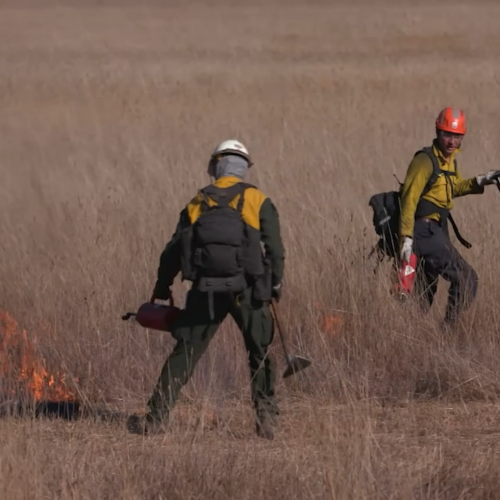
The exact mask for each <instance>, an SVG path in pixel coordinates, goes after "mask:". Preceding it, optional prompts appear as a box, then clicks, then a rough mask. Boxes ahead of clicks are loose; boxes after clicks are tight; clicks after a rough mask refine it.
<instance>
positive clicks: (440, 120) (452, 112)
mask: <svg viewBox="0 0 500 500" xmlns="http://www.w3.org/2000/svg"><path fill="white" fill-rule="evenodd" d="M436 128H438V129H439V130H445V131H446V132H452V133H454V134H465V133H466V132H467V124H466V123H465V115H464V112H463V111H462V110H461V109H458V108H450V107H448V108H444V109H443V110H441V112H440V113H439V115H438V117H437V119H436Z"/></svg>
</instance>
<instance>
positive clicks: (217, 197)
mask: <svg viewBox="0 0 500 500" xmlns="http://www.w3.org/2000/svg"><path fill="white" fill-rule="evenodd" d="M249 187H255V186H253V185H252V184H247V183H244V182H237V183H236V184H233V185H232V186H229V187H227V188H221V187H218V186H215V185H213V184H210V185H209V186H207V187H205V188H203V189H202V190H201V191H200V192H201V194H202V196H203V201H202V204H204V205H205V208H207V207H209V204H208V198H211V199H212V200H213V201H215V203H216V204H217V206H220V207H228V206H229V204H230V203H231V201H232V200H234V198H235V197H236V196H238V195H240V198H239V200H238V206H237V208H236V209H237V210H238V212H240V213H241V210H242V209H243V201H244V192H245V190H246V189H247V188H249Z"/></svg>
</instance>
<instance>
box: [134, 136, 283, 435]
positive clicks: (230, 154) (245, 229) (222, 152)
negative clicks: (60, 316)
mask: <svg viewBox="0 0 500 500" xmlns="http://www.w3.org/2000/svg"><path fill="white" fill-rule="evenodd" d="M251 166H252V160H251V158H250V154H249V153H248V150H247V148H246V147H245V146H244V145H243V144H242V143H241V142H240V141H237V140H234V139H230V140H226V141H223V142H221V143H220V144H219V145H218V146H217V147H216V148H215V149H214V151H213V153H212V155H211V157H210V161H209V163H208V174H209V175H210V177H212V178H213V179H214V181H213V182H212V183H211V184H210V185H208V186H206V187H205V188H204V189H202V190H200V192H199V193H198V195H197V196H195V197H194V198H193V199H192V200H191V202H190V203H188V205H187V206H186V207H185V208H184V210H183V211H182V212H181V215H180V220H179V223H178V226H177V229H176V231H175V233H174V235H173V237H172V239H171V240H170V242H169V243H168V244H167V246H166V248H165V250H164V251H163V253H162V255H161V258H160V265H159V268H158V275H157V281H156V285H155V288H154V292H153V296H154V297H155V298H157V299H162V300H167V299H168V298H169V297H170V296H171V291H170V289H171V286H172V284H173V281H174V278H175V276H176V275H177V274H178V273H179V272H181V273H182V278H183V279H185V280H188V281H191V282H192V287H191V290H190V291H189V293H188V296H187V300H186V306H185V309H183V311H182V312H181V315H180V318H179V320H178V321H177V322H176V324H175V325H174V326H173V328H172V336H173V337H174V338H175V339H176V340H177V344H176V345H175V347H174V350H173V352H172V353H171V355H170V356H169V358H168V359H167V361H166V362H165V365H164V366H163V369H162V372H161V375H160V377H159V380H158V383H157V385H156V387H155V390H154V392H153V394H152V396H151V398H150V400H149V402H148V407H149V412H148V414H147V415H146V417H145V418H139V417H137V416H133V417H132V419H131V420H130V421H129V429H130V430H131V431H132V432H139V433H156V432H161V431H162V430H163V428H164V425H163V424H164V423H166V422H167V420H168V416H169V412H170V411H171V410H172V408H173V406H174V405H175V402H176V400H177V398H178V396H179V394H180V391H181V389H182V387H183V386H184V385H185V384H186V383H187V382H188V381H189V379H190V377H191V374H192V372H193V370H194V367H195V366H196V363H197V362H198V361H199V359H200V358H201V356H202V355H203V353H204V352H205V350H206V349H207V347H208V345H209V342H210V340H211V338H212V337H213V335H214V334H215V333H216V331H217V329H218V327H219V325H220V324H221V323H222V321H223V320H224V318H225V317H226V316H227V315H228V314H230V315H231V316H232V317H233V318H234V320H235V322H236V324H237V325H238V327H239V329H240V330H241V332H242V334H243V338H244V340H245V345H246V349H247V352H248V360H249V365H250V377H251V389H252V400H253V404H254V409H255V413H256V426H257V427H256V430H257V434H258V435H259V436H261V437H264V438H267V439H272V438H273V436H274V433H273V426H274V425H275V423H276V418H277V415H278V407H277V404H276V401H275V396H274V386H275V367H274V361H273V357H272V356H271V355H270V353H269V351H268V347H269V345H270V344H271V342H272V339H273V335H274V325H273V321H272V316H271V312H270V308H269V303H270V300H271V298H272V297H274V298H275V299H276V300H279V298H280V296H281V282H282V279H283V271H284V259H285V255H284V248H283V242H282V239H281V234H280V222H279V217H278V212H277V210H276V208H275V206H274V204H273V203H272V201H271V200H270V198H269V197H267V196H266V195H264V194H263V193H262V192H261V191H260V190H258V189H257V188H256V187H254V186H252V185H250V184H246V183H245V182H243V179H244V177H245V174H246V173H247V171H248V169H249V168H250V167H251ZM213 207H216V208H215V209H213V210H212V208H213ZM261 242H262V243H263V244H264V250H265V254H264V255H263V253H262V247H261Z"/></svg>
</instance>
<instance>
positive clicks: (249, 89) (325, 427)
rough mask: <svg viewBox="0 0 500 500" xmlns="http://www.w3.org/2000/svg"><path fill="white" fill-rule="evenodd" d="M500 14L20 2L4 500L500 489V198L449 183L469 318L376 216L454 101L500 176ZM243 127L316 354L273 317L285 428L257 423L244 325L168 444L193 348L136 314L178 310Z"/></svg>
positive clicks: (228, 0) (2, 202) (217, 341)
mask: <svg viewBox="0 0 500 500" xmlns="http://www.w3.org/2000/svg"><path fill="white" fill-rule="evenodd" d="M499 26H500V4H499V1H498V0H460V1H458V2H457V1H453V2H452V1H448V0H447V1H444V0H442V1H436V0H331V1H327V0H265V1H264V0H252V1H242V0H240V1H237V0H183V1H179V0H175V1H174V0H162V1H158V0H142V1H140V2H139V1H137V0H113V1H104V0H99V1H97V0H2V1H1V2H0V311H1V312H0V414H2V415H3V417H2V418H0V450H1V453H0V499H4V498H5V499H8V500H11V499H12V500H24V499H32V498H36V499H52V498H62V499H66V498H67V499H74V500H80V499H81V500H83V499H92V500H104V499H109V498H120V499H124V500H135V499H148V500H149V499H151V500H153V499H158V500H159V499H164V498H168V500H194V499H201V498H207V499H238V500H260V499H262V498H266V499H267V498H271V497H272V498H273V499H274V500H290V499H297V500H303V499H304V500H317V499H321V500H322V499H327V498H328V499H330V498H335V499H347V498H349V499H350V498H353V499H356V500H357V499H359V500H366V499H370V500H379V499H380V500H382V499H384V500H389V499H390V500H395V499H398V500H399V499H402V500H407V499H408V500H410V499H411V500H413V499H416V500H427V499H429V500H430V499H438V498H439V499H443V500H448V499H453V500H455V499H457V500H458V499H465V498H467V499H474V500H483V499H484V500H486V499H491V498H499V497H500V493H499V492H500V450H499V446H498V443H499V442H500V418H499V410H500V364H499V359H500V335H499V333H500V327H499V324H498V321H497V320H498V318H499V316H500V312H499V307H498V305H499V304H500V283H499V279H498V275H497V273H496V262H497V261H498V257H497V250H498V248H500V195H499V192H498V190H497V188H496V187H495V186H487V187H486V188H485V190H484V193H483V194H478V195H477V196H476V195H474V196H468V195H467V196H456V195H458V194H460V193H461V192H462V193H463V190H461V189H459V190H454V189H453V190H452V189H451V187H452V186H454V185H455V181H457V178H458V176H457V175H452V174H453V172H452V171H448V173H449V174H450V175H451V177H450V176H449V175H446V174H444V173H443V175H440V176H438V178H437V179H435V180H436V182H435V183H434V184H433V186H434V187H433V188H432V190H431V191H430V192H429V193H428V195H429V196H427V197H428V198H429V199H430V200H427V201H432V199H434V194H435V193H436V192H438V191H437V190H438V188H439V186H441V188H442V191H441V193H445V192H446V193H447V192H448V186H449V187H450V197H449V202H450V203H451V202H453V209H452V215H453V218H454V220H455V221H456V224H457V227H458V228H459V230H460V233H461V234H462V236H463V237H464V238H465V239H466V240H467V241H468V242H470V243H471V244H472V246H471V247H470V248H468V247H465V246H463V245H461V244H460V243H459V241H458V240H457V236H456V233H455V231H454V230H453V227H452V225H451V221H450V227H449V237H450V239H451V241H452V243H453V245H454V246H455V247H456V250H457V253H458V254H460V256H461V257H463V258H464V259H465V260H466V261H467V263H468V264H469V265H470V266H471V267H472V268H473V269H474V271H475V273H476V274H477V276H478V286H477V295H476V299H475V300H474V303H473V304H472V305H471V307H470V309H468V310H467V311H465V312H464V314H463V315H462V314H460V315H459V318H458V320H457V321H458V323H457V324H456V325H454V326H453V328H451V327H450V328H448V327H447V325H442V321H443V319H444V315H445V310H446V304H447V295H448V290H449V283H448V282H447V281H446V279H442V278H441V277H440V278H439V284H438V291H437V294H436V295H435V296H433V297H431V296H430V294H429V297H430V298H433V303H432V307H430V308H429V310H428V311H426V312H423V311H422V310H421V309H420V308H417V307H414V306H415V304H414V303H413V302H412V301H406V300H398V297H399V298H402V297H400V294H399V293H396V294H394V293H391V290H392V288H391V284H393V275H394V274H397V273H394V272H393V271H394V269H393V268H392V266H391V262H390V260H389V259H387V258H382V256H377V253H372V252H373V247H374V245H375V244H376V243H377V240H378V236H377V235H376V234H375V230H374V225H373V221H372V216H373V210H372V209H371V208H370V206H369V200H370V198H371V197H372V195H374V194H376V193H384V192H387V193H391V192H394V191H395V190H398V189H399V183H398V181H400V182H401V183H403V185H405V184H407V182H406V181H405V179H408V175H407V171H408V166H409V164H410V162H412V161H413V160H414V155H415V153H416V152H417V151H419V150H421V149H422V148H423V147H426V146H430V145H431V144H432V141H433V139H434V137H435V136H436V128H437V124H436V122H438V123H439V122H440V121H441V120H438V113H439V112H440V110H442V109H444V108H447V107H450V106H451V107H456V108H459V109H461V110H463V111H464V113H465V116H466V118H467V133H466V134H465V136H463V137H462V139H463V140H462V139H460V140H462V142H460V144H461V148H460V152H459V153H457V154H456V156H455V158H456V159H457V169H458V171H459V172H460V174H461V177H462V178H463V179H466V180H473V178H474V177H475V176H478V175H480V174H485V173H488V172H489V171H490V170H494V169H498V168H499V166H500V140H499V134H498V128H499V121H500V63H499V61H500V29H499ZM451 118H453V113H452V114H451ZM451 118H450V119H451ZM457 119H458V118H457ZM441 125H443V124H441ZM448 125H449V126H450V127H451V128H452V129H453V121H451V122H450V123H448ZM457 127H458V122H457ZM458 135H460V134H458ZM446 137H448V139H447V140H449V141H450V142H449V144H451V145H453V144H455V145H457V144H458V142H456V141H457V140H458V139H457V137H456V134H454V133H453V132H450V131H449V130H448V134H446V136H445V135H441V138H442V139H446ZM226 139H237V140H238V141H241V142H242V143H243V144H244V145H245V147H246V148H247V149H248V151H249V152H250V154H251V157H252V161H253V165H252V167H251V168H250V169H248V175H247V176H246V177H245V180H246V181H247V182H248V183H250V184H253V185H255V186H256V187H257V188H258V189H259V190H260V191H262V193H264V194H265V195H266V196H268V197H269V198H270V200H271V201H272V203H273V205H274V206H275V208H276V210H277V211H278V212H279V220H280V226H281V233H282V238H283V243H284V247H285V254H286V258H285V265H284V277H283V281H282V287H281V288H279V289H278V292H279V294H280V297H281V298H280V300H279V304H278V310H279V312H278V315H279V319H280V324H281V326H282V330H283V331H284V333H285V335H284V338H286V340H287V345H289V347H290V354H292V355H296V354H298V355H300V356H301V357H304V358H306V359H307V360H311V361H312V363H311V364H310V365H309V366H307V368H306V369H304V370H301V371H300V372H298V373H296V374H294V375H293V376H290V377H287V378H283V376H282V375H283V374H284V371H285V369H286V361H285V356H284V355H283V349H282V345H281V341H280V334H279V330H278V329H275V334H274V335H273V332H272V330H271V329H269V332H268V333H269V334H270V336H272V342H271V344H270V348H269V352H270V353H271V354H273V355H274V359H275V360H276V365H277V366H276V373H277V378H276V385H275V391H272V390H271V391H270V392H274V397H275V399H276V403H277V405H278V406H279V417H278V418H277V422H276V423H277V425H276V427H275V428H274V427H273V431H272V432H273V435H274V439H273V440H272V441H271V440H267V439H266V440H263V439H261V438H259V437H258V436H257V435H256V428H255V422H254V416H255V415H254V414H255V412H254V409H253V408H252V406H253V404H252V403H253V399H254V395H255V393H256V392H260V393H261V394H262V393H263V389H261V390H256V391H254V392H253V393H252V390H251V386H250V384H251V382H252V380H254V381H255V380H256V379H257V378H260V379H261V381H260V382H259V384H260V385H261V387H264V386H266V389H267V388H268V387H269V385H270V384H269V382H271V377H257V376H253V375H252V374H253V373H254V372H252V370H251V369H250V368H249V364H248V360H249V356H248V355H247V352H246V350H245V347H246V345H245V339H243V338H242V336H241V334H240V332H239V329H238V328H237V325H236V322H235V321H234V318H231V317H227V319H226V320H224V322H223V323H222V324H221V326H220V328H219V330H218V331H217V333H216V334H215V335H214V336H213V338H212V340H211V341H210V345H209V346H208V347H207V348H206V351H205V352H204V354H203V355H202V357H201V358H200V360H199V362H198V363H197V365H196V367H195V369H194V370H193V371H192V377H191V379H190V381H189V383H188V384H187V385H186V386H184V388H183V389H182V391H181V395H180V396H179V399H178V402H177V403H176V406H175V408H174V409H173V410H172V411H171V412H170V416H169V419H168V425H167V424H166V425H165V427H166V429H165V432H161V433H159V434H155V435H146V436H144V435H143V434H141V435H138V434H132V433H130V432H128V430H127V422H128V419H129V416H130V415H133V416H136V415H137V416H143V415H144V413H145V412H146V411H147V407H148V405H147V403H148V401H149V400H150V398H151V396H152V394H153V390H154V387H155V385H156V384H157V382H158V381H159V378H160V375H161V371H162V366H163V364H164V363H165V360H166V358H167V357H168V356H169V355H170V354H171V353H172V352H174V346H175V345H176V342H177V340H178V339H176V338H175V337H174V335H172V333H171V332H165V331H159V330H153V329H151V328H143V327H142V326H141V325H140V324H139V323H138V322H137V321H135V320H134V321H123V320H122V319H121V317H122V315H123V314H124V313H125V312H127V311H138V309H139V308H140V305H141V304H144V303H145V302H146V301H148V300H149V299H150V298H151V297H152V294H153V289H154V287H155V283H156V280H157V277H158V267H159V264H160V255H161V252H162V251H163V250H164V249H165V247H166V244H167V242H168V240H169V239H170V238H171V237H172V235H174V234H175V233H177V231H176V227H177V223H178V221H179V216H180V214H181V213H182V212H183V210H184V208H185V206H186V203H187V202H188V201H189V200H191V199H192V198H193V197H194V196H196V193H197V192H198V190H199V189H200V188H202V187H204V186H206V185H207V184H208V183H209V182H210V178H209V175H208V172H209V168H210V162H209V158H210V155H211V154H212V152H213V151H214V148H215V146H216V145H217V144H219V143H220V142H221V141H223V140H226ZM450 147H451V146H450ZM453 147H455V146H453ZM455 152H456V151H455ZM449 158H450V159H451V156H450V157H449ZM443 160H444V161H445V163H446V162H447V161H446V158H445V157H443ZM238 165H239V164H237V163H235V164H234V168H235V172H233V173H238V170H239V166H238ZM429 165H430V164H429ZM443 165H444V164H443ZM452 166H454V163H453V164H452V163H448V167H452ZM236 167H238V168H236ZM429 168H430V166H429ZM214 170H215V171H216V170H218V169H214ZM417 170H418V169H417ZM419 171H420V172H422V170H419ZM432 172H433V173H434V170H433V171H432ZM424 173H425V172H424ZM429 175H432V174H431V172H430V171H429ZM433 177H435V176H433ZM476 180H477V177H476ZM424 181H425V179H422V178H420V176H415V177H414V182H413V186H414V187H415V186H417V187H418V186H419V185H421V186H424V185H426V184H425V182H424ZM449 181H451V182H452V183H451V184H448V183H449ZM472 186H474V183H473V182H472V184H470V185H469V188H470V187H472ZM477 187H478V188H479V184H478V185H477ZM405 192H406V193H407V196H406V200H407V202H408V200H411V199H414V201H416V200H417V199H418V196H415V197H414V196H413V194H412V193H413V190H412V189H408V190H407V191H405ZM388 198H389V199H390V198H391V197H388ZM252 199H253V198H250V197H246V200H247V202H249V201H250V202H251V203H252V206H254V209H255V208H256V207H261V208H262V206H263V205H261V201H258V200H257V199H255V200H254V201H252ZM438 199H441V200H442V198H441V197H439V198H436V199H435V201H438ZM262 203H263V204H264V202H262ZM266 205H267V208H266V207H265V206H264V209H265V210H264V212H262V215H263V219H262V220H264V219H267V220H272V217H271V218H270V217H268V215H269V214H271V213H272V211H273V210H272V207H271V206H269V205H270V204H268V203H266ZM419 205H420V203H419ZM445 205H446V206H448V203H445ZM396 206H397V205H396V204H395V205H394V208H395V207H396ZM421 208H422V209H425V207H422V206H421ZM426 210H427V209H426ZM245 211H246V210H245ZM195 212H196V210H195ZM250 212H251V211H250ZM267 212H269V214H268V213H267ZM440 213H441V214H442V215H443V216H444V212H442V211H441V212H440ZM189 214H191V215H192V214H193V212H190V211H189V210H188V212H187V215H188V216H189ZM382 215H383V214H382ZM426 215H428V214H427V213H426V212H425V211H424V212H423V217H422V218H421V220H420V227H421V230H422V233H421V235H420V236H422V235H423V236H424V237H425V235H426V234H427V233H429V234H428V236H429V240H430V241H432V238H434V236H435V235H432V234H430V233H433V228H435V224H434V222H432V221H425V219H426V217H425V216H426ZM188 218H189V217H186V220H187V219H188ZM183 219H184V217H183ZM384 220H385V222H383V221H384ZM408 220H411V217H409V219H408ZM433 220H434V219H433ZM379 222H380V223H381V224H382V222H383V224H382V225H381V226H379V227H381V228H384V227H390V226H391V219H387V217H381V218H380V219H379ZM254 223H255V224H256V227H257V226H260V227H264V228H265V227H266V226H267V227H270V226H274V224H271V225H270V224H269V223H268V222H266V223H262V222H261V221H260V215H259V217H258V218H257V216H256V217H255V220H254ZM274 227H276V226H274ZM425 228H427V229H425ZM271 232H272V231H271ZM410 232H411V231H410ZM391 234H392V232H391ZM182 235H183V236H182V239H185V240H188V239H189V234H188V235H187V237H186V233H184V232H182ZM431 237H432V238H431ZM268 241H269V240H268ZM405 241H406V243H408V240H405ZM420 241H421V240H420ZM409 243H411V241H410V242H409ZM414 243H415V250H418V249H419V241H418V239H417V238H416V239H415V242H414ZM403 246H404V245H403ZM410 246H411V247H412V245H409V246H408V247H407V250H408V249H409V248H410ZM171 248H174V249H176V248H178V247H177V246H176V245H174V246H173V247H171ZM412 249H413V247H412ZM431 250H432V249H431ZM419 252H420V250H419ZM431 253H433V252H431ZM182 255H183V254H182V252H178V254H177V255H174V257H175V258H172V259H170V258H169V259H168V261H176V260H178V259H179V258H181V256H182ZM203 255H204V252H200V253H199V257H200V259H199V260H200V261H203V260H204V257H203ZM410 256H411V254H410ZM379 257H380V258H379ZM438 260H439V259H438ZM446 260H447V259H444V261H443V266H444V269H446V265H445V261H446ZM457 262H459V261H458V260H457ZM168 274H169V273H165V275H168ZM427 274H428V276H427V277H428V278H429V280H431V279H432V278H433V276H432V273H427ZM460 274H462V273H460ZM411 275H412V273H410V276H411ZM471 276H473V275H471ZM167 277H168V276H167ZM179 278H180V276H176V278H175V280H174V282H173V285H172V287H171V292H172V295H173V298H174V299H175V306H176V307H179V308H184V307H185V305H186V304H187V302H188V300H189V298H190V297H192V296H187V295H186V294H187V292H188V290H189V285H190V284H189V282H187V281H184V282H183V281H181V279H179ZM470 282H471V283H475V279H472V280H471V281H470ZM429 285H430V282H429ZM430 286H431V287H432V286H433V285H430ZM474 288H475V285H474ZM452 290H455V291H456V292H457V293H456V295H455V298H456V299H457V300H458V299H459V298H460V296H462V294H461V293H459V292H460V290H459V289H458V288H457V287H452ZM165 291H166V290H165ZM396 291H397V290H396ZM431 291H432V290H431ZM162 295H163V294H162ZM166 296H167V294H166V293H165V295H163V297H166ZM160 302H165V301H163V300H161V301H160V300H157V301H156V302H155V303H158V304H159V303H160ZM207 314H208V313H207ZM270 315H272V311H271V312H270ZM266 316H267V313H266V312H265V311H263V313H262V321H261V319H260V318H259V315H257V316H252V317H253V318H254V319H255V321H254V320H252V321H251V323H254V324H256V325H257V329H259V330H260V326H259V325H263V324H264V322H266V324H268V325H270V322H269V316H268V317H267V318H266ZM196 317H197V315H196V314H192V315H191V318H190V320H191V319H193V318H194V319H196ZM136 319H137V318H136ZM249 323H250V322H249ZM202 326H203V325H202ZM202 330H203V331H202ZM200 335H201V337H200V338H202V339H203V341H204V340H205V339H206V338H208V337H209V336H210V327H208V328H206V329H203V328H201V329H200ZM179 337H180V335H179ZM186 337H188V338H189V335H186ZM261 337H262V336H261ZM189 340H193V339H192V338H190V339H189ZM261 340H262V339H261ZM246 342H247V343H253V342H254V340H253V339H251V338H247V339H246ZM193 343H194V341H193ZM178 357H179V359H181V358H182V357H183V354H182V352H181V353H180V354H179V356H178ZM255 359H257V358H255ZM259 359H261V360H262V361H261V362H260V361H259V365H261V366H262V365H264V364H265V363H267V362H268V361H269V358H268V357H267V356H262V357H261V358H259ZM256 365H257V362H255V364H254V366H256ZM165 371H166V372H167V373H168V371H167V370H165ZM181 372H182V373H186V371H185V370H184V368H182V370H180V369H179V371H178V373H181ZM158 402H159V403H160V404H161V403H163V401H161V398H158ZM95 415H96V416H97V418H94V416H95ZM48 416H50V417H51V418H47V417H48ZM53 416H56V418H52V417H53ZM61 416H62V417H64V418H60V417H61ZM101 416H102V417H103V418H101ZM70 417H71V418H70ZM75 417H77V418H75ZM138 420H139V419H138Z"/></svg>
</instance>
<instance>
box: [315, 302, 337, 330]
mask: <svg viewBox="0 0 500 500" xmlns="http://www.w3.org/2000/svg"><path fill="white" fill-rule="evenodd" d="M316 307H317V308H318V310H319V311H320V315H321V323H322V328H323V331H324V332H325V333H327V334H328V335H331V336H335V335H337V334H338V333H340V330H341V329H342V326H343V323H344V315H343V314H342V312H341V311H336V312H335V313H334V314H331V313H327V312H325V307H324V306H323V304H322V303H321V302H318V303H317V304H316Z"/></svg>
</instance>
